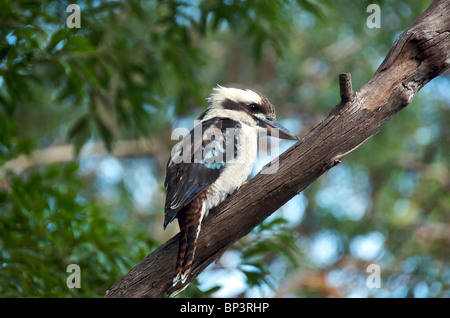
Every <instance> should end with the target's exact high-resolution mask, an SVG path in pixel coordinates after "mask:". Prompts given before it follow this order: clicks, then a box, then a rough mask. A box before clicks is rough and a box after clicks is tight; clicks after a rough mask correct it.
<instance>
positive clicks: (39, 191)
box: [0, 0, 450, 297]
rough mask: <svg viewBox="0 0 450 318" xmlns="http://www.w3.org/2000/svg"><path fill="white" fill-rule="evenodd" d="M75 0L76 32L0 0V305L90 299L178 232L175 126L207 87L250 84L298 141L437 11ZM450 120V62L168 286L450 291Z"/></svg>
mask: <svg viewBox="0 0 450 318" xmlns="http://www.w3.org/2000/svg"><path fill="white" fill-rule="evenodd" d="M74 2H76V3H78V5H79V6H80V8H81V28H72V29H71V28H68V27H67V25H66V19H67V18H68V17H69V15H70V14H71V12H66V9H67V6H68V5H69V3H70V2H68V1H30V0H27V1H2V2H1V3H0V296H2V297H74V296H76V297H102V296H103V295H104V294H105V292H106V291H107V289H108V288H109V287H111V286H112V285H113V284H114V283H115V282H116V281H117V280H118V279H120V278H121V277H122V276H123V275H124V274H126V273H127V272H128V271H129V270H130V269H131V268H132V267H133V266H135V265H136V264H137V263H138V262H140V261H141V260H142V259H143V258H144V257H145V256H146V255H147V254H148V253H150V252H151V251H152V250H153V249H155V248H156V247H158V246H159V245H160V244H162V243H164V242H165V241H167V240H168V239H169V238H171V237H172V236H173V235H175V234H176V233H177V232H178V225H177V224H176V222H174V223H173V224H171V225H170V226H168V228H167V229H166V231H163V226H162V224H163V217H164V199H165V189H164V187H163V183H164V176H165V165H166V163H167V160H168V157H169V155H170V151H171V148H172V146H173V145H174V144H175V143H176V141H175V140H171V132H172V130H173V129H174V128H177V127H185V128H188V129H191V128H192V127H193V120H194V119H195V118H196V117H197V116H198V115H200V113H201V112H202V111H203V110H204V108H205V107H206V101H205V98H206V97H207V96H208V94H209V93H210V92H211V89H212V88H213V87H214V86H216V85H217V84H220V85H225V86H227V85H229V86H239V87H248V88H251V89H254V90H257V91H259V92H262V93H263V94H264V95H266V96H267V97H269V99H270V100H271V101H272V102H273V103H274V104H275V105H276V107H277V113H278V119H279V121H280V122H281V123H282V124H283V125H285V126H286V127H287V128H289V129H290V130H291V131H293V132H295V133H297V134H298V135H299V136H304V135H305V134H307V133H308V131H309V130H310V129H312V128H313V127H314V126H315V125H317V124H318V123H319V122H320V121H321V120H323V119H324V118H325V117H326V116H327V114H328V113H329V112H330V110H331V109H332V108H333V107H334V106H335V105H336V104H338V102H339V99H340V98H339V87H338V74H339V73H341V72H349V73H351V75H352V80H353V88H354V89H355V90H358V89H359V88H360V87H361V86H362V85H364V84H365V83H366V82H367V81H368V80H369V79H370V77H371V76H372V75H373V73H374V72H375V70H376V69H377V67H378V66H379V65H380V63H381V62H382V60H383V59H384V57H385V56H386V54H387V52H388V50H389V49H390V47H391V46H392V44H393V42H394V41H395V39H396V38H397V37H398V36H399V35H400V33H401V32H402V31H403V30H404V29H406V28H407V27H408V26H409V25H410V24H412V23H413V22H414V20H415V19H416V18H417V17H418V16H419V15H420V13H422V12H423V11H424V10H425V9H426V8H427V7H428V6H429V4H430V3H431V1H397V0H385V1H370V2H369V1H353V2H351V5H350V4H349V2H348V1H343V0H338V1H331V0H326V1H320V2H319V1H313V0H297V1H294V0H262V1H254V0H221V1H220V0H209V1H207V0H205V1H200V0H196V1H181V0H179V1H178V0H177V1H176V0H168V1H156V0H148V1H143V0H142V1H138V0H130V1H113V0H109V1H108V0H94V1H74ZM371 3H377V4H378V5H379V6H380V14H381V25H380V26H381V27H380V28H373V29H371V28H369V27H368V26H367V24H366V21H367V18H368V17H369V15H370V14H371V12H369V13H368V12H366V9H367V6H368V5H369V4H371ZM449 123H450V80H449V73H448V72H447V73H446V74H444V75H441V76H440V77H438V78H436V79H434V80H433V81H431V82H430V83H429V84H427V85H426V86H425V87H424V88H423V89H422V90H421V91H420V92H419V93H418V94H417V95H416V97H415V98H414V100H413V102H412V103H411V104H410V105H409V106H408V107H407V108H405V109H404V110H402V111H401V112H400V113H398V114H397V115H396V116H394V117H393V118H392V119H391V120H390V121H389V122H387V123H386V124H385V125H384V126H383V127H382V129H381V131H380V132H379V133H378V134H377V135H376V136H375V137H374V138H372V139H371V140H369V141H368V142H366V143H365V144H364V145H363V146H362V147H360V148H359V149H357V150H356V151H355V152H353V153H351V154H350V155H348V156H347V157H345V158H344V160H343V161H342V163H341V164H340V165H338V166H337V167H335V168H333V169H331V170H330V171H329V172H327V173H325V174H324V175H323V176H322V177H320V178H319V179H318V180H317V181H316V182H314V183H313V184H311V185H310V186H309V187H308V188H307V189H306V190H305V191H303V192H302V193H300V194H299V195H297V196H295V197H294V198H292V200H291V201H289V202H288V203H287V204H286V205H285V206H283V207H282V208H280V209H279V210H278V211H277V212H275V213H274V214H273V215H272V216H271V217H269V218H268V219H267V220H265V221H264V222H263V223H262V224H261V225H260V226H258V227H257V228H255V229H254V230H253V231H252V232H251V233H250V234H249V235H247V236H246V237H244V238H243V239H241V240H239V241H238V242H237V243H236V244H235V245H234V246H233V247H232V248H231V249H230V250H228V251H227V252H226V253H224V255H223V257H222V258H221V259H220V260H219V261H218V262H217V263H214V264H212V265H210V266H209V267H208V268H207V269H206V270H205V271H204V272H203V273H202V274H201V275H200V276H199V277H198V279H197V280H196V281H195V282H194V283H192V284H191V285H190V286H189V288H188V289H187V290H186V291H185V292H183V293H182V294H181V295H180V296H179V297H450V249H449V247H450V195H449V193H450V171H449V166H450V165H449V163H450V147H449V140H450V130H449ZM280 145H281V148H282V150H285V149H287V148H288V147H290V146H291V145H292V142H288V141H283V142H280ZM261 158H262V159H264V160H261V161H259V162H258V164H257V165H256V166H255V169H254V174H256V173H257V172H258V171H259V170H260V169H261V167H262V166H263V165H264V164H265V163H267V162H268V160H270V158H267V156H264V154H261ZM243 213H245V211H243ZM69 264H78V265H79V266H80V268H81V288H79V289H70V288H68V287H67V285H66V279H67V277H68V276H69V274H70V273H67V272H66V268H67V266H68V265H69ZM370 264H377V265H378V266H379V268H380V271H381V281H380V286H379V287H380V288H370V286H371V285H370V283H369V284H368V281H372V280H371V279H370V277H369V275H370V274H371V272H367V269H368V266H369V265H370Z"/></svg>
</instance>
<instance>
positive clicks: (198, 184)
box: [164, 117, 241, 228]
mask: <svg viewBox="0 0 450 318" xmlns="http://www.w3.org/2000/svg"><path fill="white" fill-rule="evenodd" d="M198 125H201V133H200V134H199V133H194V132H196V131H199V129H198V128H200V127H196V128H194V129H192V130H191V132H190V133H189V134H187V135H186V136H185V137H184V138H183V140H182V141H180V142H179V143H178V144H177V145H176V146H175V147H174V150H173V152H172V156H171V158H170V159H169V161H168V163H167V172H166V180H165V182H164V186H165V187H166V188H167V196H166V203H165V220H164V228H165V227H166V226H167V224H169V223H170V222H172V221H173V220H174V219H175V218H176V216H177V213H178V211H179V210H180V209H181V208H182V207H184V206H186V205H187V204H188V203H190V202H191V201H192V200H193V199H194V198H196V197H197V195H198V194H199V193H201V192H202V191H203V190H205V189H206V188H207V187H208V186H209V185H211V184H212V183H213V182H214V181H216V180H217V178H218V177H219V176H220V174H221V173H222V171H223V170H224V169H225V167H226V161H227V159H230V157H231V158H233V159H234V158H236V155H237V140H238V138H239V133H240V128H241V125H240V124H239V123H238V122H237V121H234V120H232V119H229V118H218V117H215V118H211V119H208V120H205V121H202V122H201V123H199V124H198ZM195 138H197V140H196V139H195ZM231 143H232V144H231ZM230 145H231V146H232V148H231V147H230ZM227 149H231V151H234V153H232V155H231V156H228V158H227V156H226V153H225V151H226V150H227ZM186 151H189V153H188V154H186V153H185V152H186ZM176 156H177V158H175V157H176ZM182 158H185V160H182ZM176 159H178V160H176ZM186 159H187V160H186ZM180 160H181V162H180ZM185 161H189V162H185Z"/></svg>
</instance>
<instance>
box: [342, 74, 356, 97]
mask: <svg viewBox="0 0 450 318" xmlns="http://www.w3.org/2000/svg"><path fill="white" fill-rule="evenodd" d="M339 87H340V91H341V101H342V103H343V104H345V103H348V102H353V99H354V98H355V92H354V91H353V88H352V77H351V75H350V73H342V74H339Z"/></svg>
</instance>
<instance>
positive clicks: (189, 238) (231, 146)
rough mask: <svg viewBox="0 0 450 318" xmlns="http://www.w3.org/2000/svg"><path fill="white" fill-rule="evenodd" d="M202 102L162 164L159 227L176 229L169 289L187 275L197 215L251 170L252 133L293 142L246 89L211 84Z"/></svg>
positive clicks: (271, 110)
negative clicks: (162, 198)
mask: <svg viewBox="0 0 450 318" xmlns="http://www.w3.org/2000/svg"><path fill="white" fill-rule="evenodd" d="M206 101H207V108H206V110H205V111H204V112H203V113H202V114H201V115H200V116H199V117H198V121H196V124H195V125H194V128H193V129H192V130H191V131H190V132H189V133H188V134H186V135H185V136H184V137H183V139H182V140H181V141H179V142H178V143H177V144H176V145H175V146H174V147H173V148H172V152H171V157H170V158H169V160H168V162H167V167H166V178H165V181H164V187H165V188H166V190H167V194H166V200H165V215H164V229H166V227H167V225H168V224H169V223H171V222H172V221H173V220H174V219H175V218H177V219H178V225H179V228H180V239H179V247H178V254H177V261H176V268H175V273H174V279H173V286H174V287H175V286H176V285H177V284H178V283H179V282H181V283H182V284H184V283H185V282H186V280H187V278H188V276H189V273H190V271H191V268H192V263H193V260H194V254H195V250H196V246H197V239H198V236H199V233H200V229H201V223H202V220H203V218H204V217H206V216H207V215H208V213H209V211H210V210H211V209H212V208H214V207H216V206H218V205H219V204H220V203H222V202H223V201H224V200H225V199H226V198H227V197H228V196H229V195H230V194H232V193H233V192H234V191H235V190H237V189H238V188H239V187H240V186H241V185H242V184H243V183H245V181H246V180H247V178H248V177H249V175H250V174H251V172H252V169H253V165H254V163H255V161H256V159H257V140H258V134H260V133H265V135H269V136H272V135H275V136H276V137H278V138H282V139H288V140H299V138H298V137H297V136H296V135H295V134H293V133H292V132H290V131H289V130H288V129H286V128H285V127H283V126H282V125H281V124H280V123H278V122H277V121H276V113H275V107H274V105H273V104H272V103H271V102H270V101H269V100H268V99H267V98H266V97H264V96H262V95H260V94H258V93H256V92H254V91H252V90H250V89H240V88H233V87H224V86H220V85H217V87H215V88H213V90H212V92H211V94H210V95H209V97H208V98H206ZM275 132H276V133H275Z"/></svg>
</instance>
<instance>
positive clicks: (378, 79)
mask: <svg viewBox="0 0 450 318" xmlns="http://www.w3.org/2000/svg"><path fill="white" fill-rule="evenodd" d="M449 52H450V2H449V1H448V0H437V1H434V2H433V3H432V4H431V5H430V7H429V8H428V9H427V10H426V11H425V12H424V13H423V14H422V15H421V16H420V17H419V18H418V19H417V20H416V21H415V22H414V24H413V25H411V26H410V27H409V28H408V29H407V30H406V31H405V32H403V33H402V35H401V36H400V37H399V38H398V39H397V41H396V42H395V43H394V45H393V47H392V49H391V50H390V51H389V53H388V55H387V57H386V59H385V60H384V62H383V63H382V64H381V66H380V67H379V69H378V70H377V71H376V73H375V74H374V76H373V77H372V78H371V79H370V80H369V82H368V83H367V84H366V85H364V86H363V87H362V88H361V89H360V90H359V91H358V92H356V93H353V90H352V88H351V82H350V77H349V76H348V75H346V74H344V75H341V76H340V84H341V97H342V101H341V103H340V104H339V105H337V106H336V107H335V108H334V109H333V110H332V111H331V113H330V114H329V116H328V117H327V118H326V119H325V120H324V121H323V122H321V123H320V124H319V125H318V126H316V127H315V128H313V129H312V130H311V131H310V132H309V133H308V135H307V136H305V137H304V138H303V139H302V140H301V141H299V142H297V143H296V144H295V145H294V146H293V147H291V148H290V149H288V150H287V151H286V152H284V153H283V154H282V155H281V156H280V158H279V168H278V170H277V171H275V168H274V167H275V166H274V165H272V166H271V164H268V165H267V166H265V167H264V168H263V170H264V171H265V172H266V173H267V172H273V173H272V174H262V173H260V174H258V175H257V176H255V177H254V178H253V179H251V180H250V181H249V182H248V183H246V184H244V185H243V186H242V187H241V189H240V190H239V191H237V192H236V193H235V194H233V195H231V196H230V197H229V198H228V199H227V200H226V201H225V202H223V203H222V204H221V205H220V206H219V207H217V208H215V209H214V210H213V211H211V213H210V215H209V216H208V217H207V218H205V220H204V224H203V226H202V231H201V233H200V237H199V240H198V247H197V251H196V255H195V259H194V264H193V270H192V272H191V275H190V276H189V278H188V281H187V284H189V283H190V282H191V281H192V280H193V279H195V277H196V276H197V275H199V274H200V273H201V272H202V271H203V270H204V269H205V268H206V267H207V266H208V265H209V264H211V263H212V262H214V261H215V260H217V259H218V258H219V257H220V255H221V254H222V253H223V252H224V251H225V250H226V249H228V248H229V247H230V246H231V245H232V244H233V243H234V242H236V241H237V240H239V239H240V238H242V237H243V236H245V235H246V234H247V233H249V232H250V231H251V230H252V229H253V228H254V227H255V226H257V225H258V224H260V223H261V222H262V221H263V220H264V219H265V218H267V217H268V216H269V215H271V214H272V213H273V212H274V211H276V210H277V209H278V208H279V207H281V206H282V205H283V204H285V203H286V202H287V201H289V200H290V199H291V198H292V197H293V196H295V195H297V194H298V193H299V192H301V191H302V190H303V189H305V188H306V187H307V186H308V185H309V184H311V183H312V182H313V181H315V180H316V179H317V178H318V177H319V176H321V175H322V174H323V173H324V172H325V171H327V170H328V169H330V168H331V167H333V166H335V165H336V164H338V163H339V161H340V159H341V158H342V157H344V156H345V155H347V154H348V153H350V152H351V151H353V150H355V149H356V148H357V147H359V146H360V145H362V144H363V143H364V142H365V141H367V140H368V139H369V138H371V137H372V136H374V135H375V134H376V133H377V132H378V130H379V128H380V127H381V126H382V125H383V124H384V123H385V122H386V121H387V120H388V119H389V118H391V117H392V116H394V115H395V114H396V113H397V112H398V111H400V110H401V109H403V108H404V107H405V106H407V105H408V104H409V103H410V102H411V100H412V98H413V97H414V95H415V94H416V93H417V92H418V91H419V90H420V89H421V88H422V87H423V86H424V85H425V84H426V83H428V82H429V81H430V80H431V79H433V78H434V77H436V76H438V75H439V74H441V73H442V72H444V71H445V70H446V69H447V68H448V67H449V64H450V58H449ZM177 248H178V235H176V236H175V237H173V238H172V239H170V240H169V241H167V242H166V243H164V244H162V245H161V246H160V247H158V248H157V249H156V250H154V251H153V252H152V253H151V254H150V255H148V256H147V257H146V258H145V259H144V260H143V261H142V262H141V263H139V264H138V265H137V266H135V267H134V268H133V269H132V270H131V271H130V272H129V273H128V274H127V275H125V276H124V277H123V278H122V279H121V280H119V281H118V282H117V283H116V284H114V286H112V288H111V289H110V290H109V291H108V293H107V294H106V296H105V297H163V296H165V295H167V294H170V293H172V292H174V291H175V289H174V288H173V287H172V279H173V275H174V268H175V260H176V252H177Z"/></svg>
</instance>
